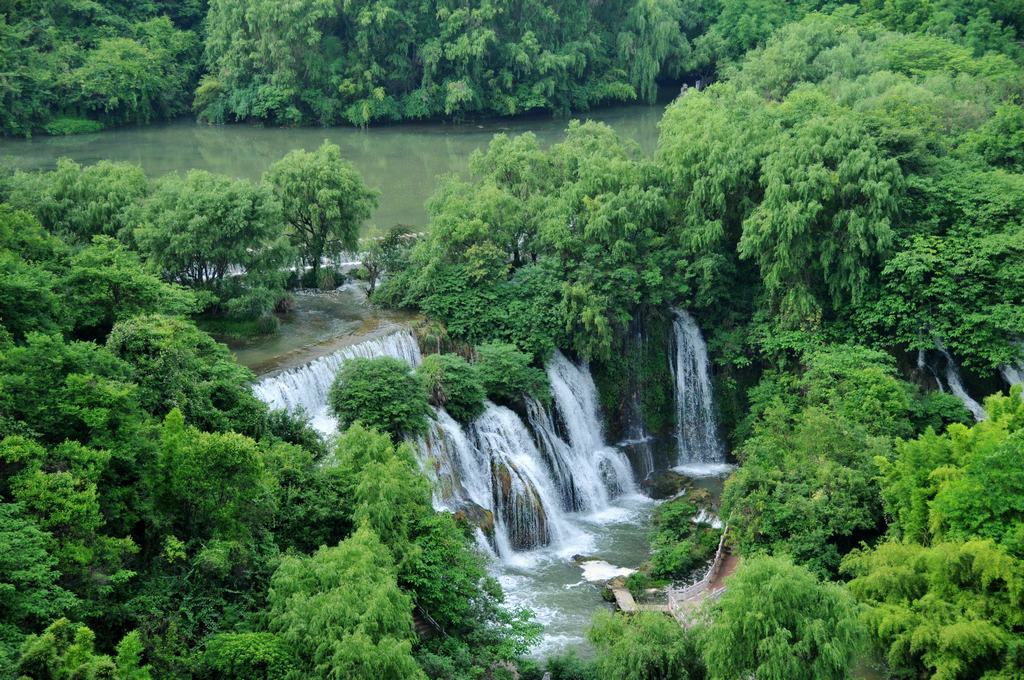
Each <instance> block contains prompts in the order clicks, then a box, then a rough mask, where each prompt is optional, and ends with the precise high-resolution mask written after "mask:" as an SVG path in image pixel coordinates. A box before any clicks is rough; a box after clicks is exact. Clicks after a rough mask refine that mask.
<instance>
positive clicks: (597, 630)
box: [587, 612, 707, 680]
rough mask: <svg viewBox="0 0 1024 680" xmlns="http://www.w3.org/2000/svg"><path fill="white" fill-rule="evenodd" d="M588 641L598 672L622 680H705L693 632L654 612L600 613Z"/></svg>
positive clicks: (606, 676) (591, 628) (593, 624)
mask: <svg viewBox="0 0 1024 680" xmlns="http://www.w3.org/2000/svg"><path fill="white" fill-rule="evenodd" d="M587 638H588V639H589V640H590V641H591V642H592V643H593V644H594V646H595V647H597V650H598V657H597V672H598V673H599V674H600V677H604V678H621V679H622V680H648V679H653V678H665V680H702V679H703V678H705V677H707V676H706V675H705V669H704V664H703V663H702V662H701V659H700V654H699V650H698V645H697V641H696V638H695V636H694V634H693V632H691V631H688V630H686V629H684V628H681V627H680V626H679V624H678V623H677V622H676V621H674V620H672V619H671V618H668V617H666V616H664V615H663V614H657V613H652V612H641V613H639V614H636V615H635V616H630V617H626V616H624V615H622V614H612V613H610V612H600V613H598V614H597V615H595V616H594V620H593V622H592V624H591V627H590V630H589V631H588V632H587Z"/></svg>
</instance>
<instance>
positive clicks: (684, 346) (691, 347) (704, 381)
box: [671, 310, 725, 464]
mask: <svg viewBox="0 0 1024 680" xmlns="http://www.w3.org/2000/svg"><path fill="white" fill-rule="evenodd" d="M672 330H673V339H674V342H673V344H674V347H673V353H672V356H671V359H672V362H671V364H672V377H673V378H674V380H675V396H676V442H677V444H678V447H679V463H680V464H690V463H722V462H724V461H725V448H724V447H723V446H722V442H721V440H720V439H719V437H718V423H717V422H716V420H715V406H714V394H713V392H712V389H711V366H710V361H709V359H708V348H707V345H706V344H705V343H704V336H703V335H702V334H701V332H700V328H699V327H698V326H697V322H696V321H695V320H694V318H693V317H692V316H690V314H689V313H688V312H684V311H681V310H676V312H675V320H674V321H673V324H672Z"/></svg>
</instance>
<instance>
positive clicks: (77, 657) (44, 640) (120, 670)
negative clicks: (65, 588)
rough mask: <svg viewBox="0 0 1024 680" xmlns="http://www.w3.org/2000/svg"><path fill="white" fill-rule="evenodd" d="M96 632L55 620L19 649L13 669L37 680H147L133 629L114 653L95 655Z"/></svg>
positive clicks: (148, 671)
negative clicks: (110, 654) (73, 679)
mask: <svg viewBox="0 0 1024 680" xmlns="http://www.w3.org/2000/svg"><path fill="white" fill-rule="evenodd" d="M95 644H96V634H95V633H93V632H92V630H90V629H89V628H88V627H86V626H84V625H82V624H80V623H79V624H75V623H71V622H70V621H68V620H67V619H58V620H57V621H54V622H53V623H52V624H50V625H49V626H48V627H47V628H46V630H45V631H43V632H42V633H41V634H39V635H32V636H30V637H29V638H28V639H27V640H26V641H25V644H24V645H23V646H22V648H21V658H19V659H18V666H17V670H18V672H19V673H20V674H21V676H22V677H30V678H34V679H38V680H71V679H72V678H82V677H86V678H88V677H94V678H95V677H108V678H116V679H117V680H149V679H150V678H151V677H152V676H151V674H150V669H149V666H144V665H143V664H142V651H143V650H142V643H141V641H140V639H139V634H138V633H137V632H134V631H133V632H131V633H128V634H127V635H125V636H124V638H123V639H122V640H121V642H120V643H118V645H117V655H116V656H115V657H113V658H112V657H110V656H107V655H105V654H97V653H96V650H95Z"/></svg>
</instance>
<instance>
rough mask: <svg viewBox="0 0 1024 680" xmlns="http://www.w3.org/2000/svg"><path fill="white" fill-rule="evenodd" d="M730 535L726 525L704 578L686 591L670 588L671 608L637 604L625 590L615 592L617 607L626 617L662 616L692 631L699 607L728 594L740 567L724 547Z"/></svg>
mask: <svg viewBox="0 0 1024 680" xmlns="http://www.w3.org/2000/svg"><path fill="white" fill-rule="evenodd" d="M728 532H729V526H728V525H726V526H725V528H724V529H723V530H722V538H721V539H720V540H719V541H718V550H716V551H715V559H714V560H713V561H712V562H711V566H710V567H708V570H707V573H705V574H704V578H702V579H701V580H699V581H697V582H696V583H694V584H693V585H690V586H687V587H686V588H669V589H668V604H638V603H637V601H636V600H635V599H633V595H632V594H631V593H630V592H629V590H627V589H626V588H625V587H623V586H616V587H614V588H612V593H613V594H614V595H615V603H616V604H617V605H618V606H619V609H621V610H622V611H624V612H626V613H634V612H644V611H648V612H651V611H653V612H662V613H664V614H669V615H671V616H673V617H675V619H676V620H677V621H678V622H679V625H681V626H684V627H686V628H689V627H691V626H692V625H693V624H694V622H695V621H696V617H695V616H694V615H695V614H696V613H697V611H698V610H699V609H700V606H701V605H702V604H703V603H704V602H706V601H707V600H714V599H717V598H718V597H720V596H721V595H722V593H723V592H725V579H727V578H728V577H729V576H731V575H732V573H733V572H734V571H736V566H737V565H738V564H739V558H738V557H736V556H735V555H733V554H732V553H731V552H730V551H729V549H728V548H727V547H726V545H725V537H726V535H727V534H728Z"/></svg>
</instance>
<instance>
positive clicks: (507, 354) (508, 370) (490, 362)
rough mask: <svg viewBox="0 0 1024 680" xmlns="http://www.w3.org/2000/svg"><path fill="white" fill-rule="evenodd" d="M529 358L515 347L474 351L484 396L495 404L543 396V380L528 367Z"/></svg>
mask: <svg viewBox="0 0 1024 680" xmlns="http://www.w3.org/2000/svg"><path fill="white" fill-rule="evenodd" d="M531 363H532V359H531V357H530V355H529V354H527V353H525V352H521V351H519V349H517V348H516V346H515V345H511V344H508V343H501V342H489V343H486V344H483V345H479V346H478V347H477V348H476V365H477V370H478V372H479V375H480V381H481V383H482V384H483V387H484V390H485V391H486V392H487V396H488V397H490V398H492V399H496V400H498V401H504V402H509V401H515V400H517V399H519V398H520V397H522V396H523V395H524V394H529V395H532V396H534V397H538V398H545V397H546V395H547V393H548V392H547V382H548V381H547V376H545V375H544V371H542V370H540V369H539V368H536V367H534V366H533V365H531Z"/></svg>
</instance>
